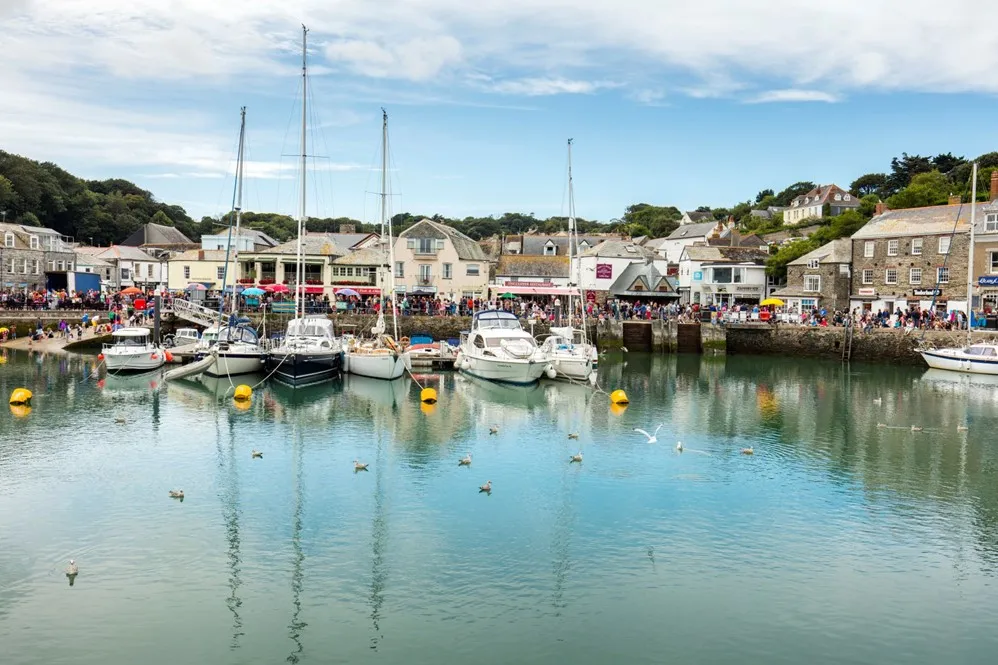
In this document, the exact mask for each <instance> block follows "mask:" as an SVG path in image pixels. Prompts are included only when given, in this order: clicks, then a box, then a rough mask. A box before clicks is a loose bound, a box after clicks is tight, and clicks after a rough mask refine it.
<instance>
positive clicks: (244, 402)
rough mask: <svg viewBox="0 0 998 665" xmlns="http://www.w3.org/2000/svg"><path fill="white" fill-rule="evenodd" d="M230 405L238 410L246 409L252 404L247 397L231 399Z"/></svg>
mask: <svg viewBox="0 0 998 665" xmlns="http://www.w3.org/2000/svg"><path fill="white" fill-rule="evenodd" d="M232 405H233V406H235V407H236V408H237V409H239V410H240V411H246V410H248V409H249V408H250V407H251V406H253V401H252V400H248V399H233V400H232Z"/></svg>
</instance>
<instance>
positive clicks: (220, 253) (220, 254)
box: [170, 249, 226, 263]
mask: <svg viewBox="0 0 998 665" xmlns="http://www.w3.org/2000/svg"><path fill="white" fill-rule="evenodd" d="M225 253H226V252H225V250H224V249H188V250H187V251H186V252H180V253H178V254H174V255H173V256H171V257H170V260H171V261H216V262H218V261H220V262H222V263H224V262H225ZM202 254H203V256H202Z"/></svg>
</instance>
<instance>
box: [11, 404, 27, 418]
mask: <svg viewBox="0 0 998 665" xmlns="http://www.w3.org/2000/svg"><path fill="white" fill-rule="evenodd" d="M10 412H11V413H12V414H14V417H15V418H26V417H27V416H28V414H30V413H31V407H30V406H28V405H27V404H11V405H10Z"/></svg>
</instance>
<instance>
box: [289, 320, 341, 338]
mask: <svg viewBox="0 0 998 665" xmlns="http://www.w3.org/2000/svg"><path fill="white" fill-rule="evenodd" d="M288 336H289V337H290V336H297V337H327V336H332V333H331V326H330V325H329V322H328V321H323V320H322V319H316V320H315V321H309V320H307V319H306V320H298V321H291V322H289V323H288Z"/></svg>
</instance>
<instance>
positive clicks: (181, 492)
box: [170, 490, 184, 499]
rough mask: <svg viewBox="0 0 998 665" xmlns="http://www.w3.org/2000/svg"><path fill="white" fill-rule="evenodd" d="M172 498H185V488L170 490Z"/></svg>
mask: <svg viewBox="0 0 998 665" xmlns="http://www.w3.org/2000/svg"><path fill="white" fill-rule="evenodd" d="M170 498H171V499H183V498H184V490H170Z"/></svg>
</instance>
